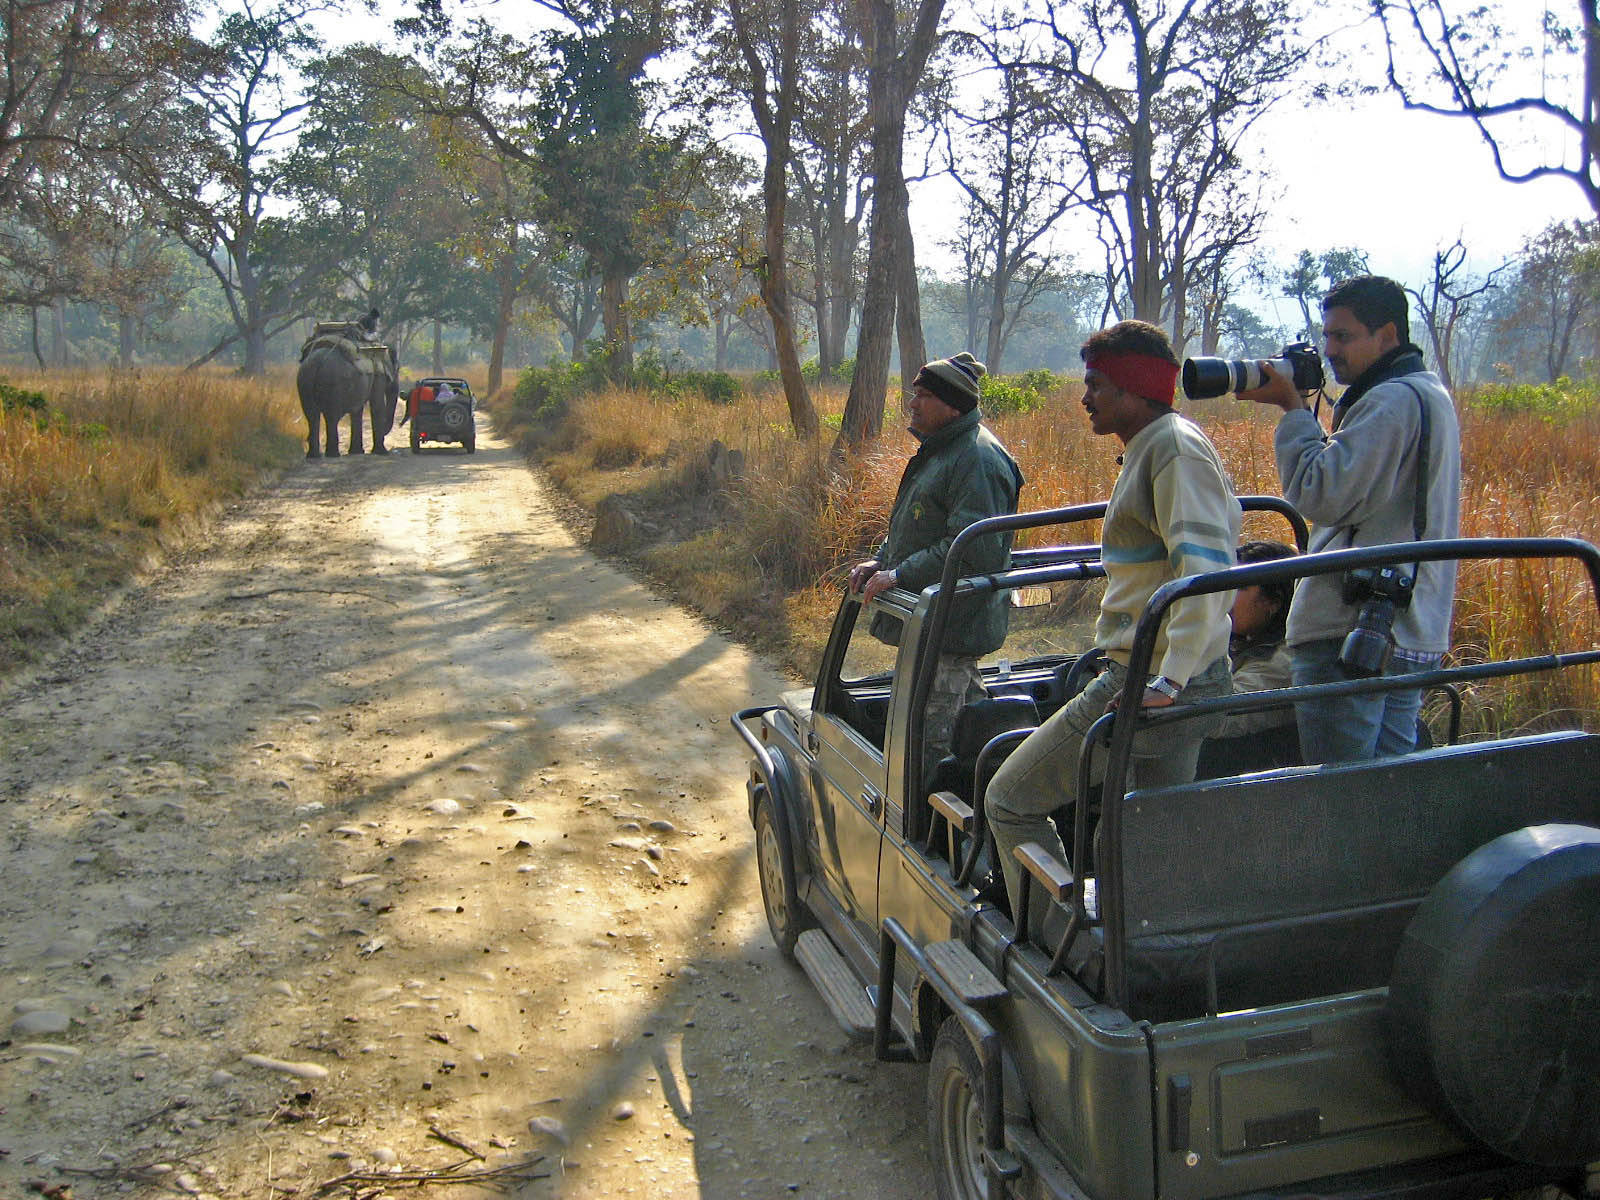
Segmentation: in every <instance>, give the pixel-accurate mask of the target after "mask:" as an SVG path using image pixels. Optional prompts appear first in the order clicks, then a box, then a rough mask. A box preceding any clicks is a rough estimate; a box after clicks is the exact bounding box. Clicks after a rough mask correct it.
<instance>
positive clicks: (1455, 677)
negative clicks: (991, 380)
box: [930, 538, 1600, 1009]
mask: <svg viewBox="0 0 1600 1200" xmlns="http://www.w3.org/2000/svg"><path fill="white" fill-rule="evenodd" d="M1498 558H1515V559H1522V558H1573V559H1577V560H1578V561H1579V562H1580V563H1582V564H1583V567H1584V568H1585V570H1587V571H1588V574H1589V585H1590V591H1591V594H1592V595H1593V596H1594V598H1595V603H1596V608H1597V610H1600V549H1597V548H1596V547H1595V546H1593V545H1591V544H1590V543H1589V542H1586V541H1583V540H1581V539H1579V538H1450V539H1445V540H1439V541H1424V542H1394V543H1391V544H1389V545H1383V546H1361V547H1354V548H1351V549H1346V550H1330V551H1324V552H1322V553H1320V554H1311V555H1303V556H1298V557H1295V558H1285V559H1276V560H1273V561H1270V562H1264V563H1251V564H1249V565H1247V566H1243V567H1230V568H1228V569H1226V570H1222V571H1213V572H1209V573H1206V574H1202V575H1188V576H1185V577H1184V578H1182V579H1175V580H1172V581H1171V582H1170V583H1165V584H1163V585H1162V586H1161V587H1159V588H1158V589H1156V592H1155V594H1154V595H1153V596H1151V597H1150V601H1149V603H1148V604H1146V605H1145V609H1144V612H1143V613H1141V614H1140V616H1139V620H1138V622H1137V624H1136V625H1135V626H1134V634H1133V645H1132V647H1131V648H1130V649H1129V652H1128V674H1127V681H1126V683H1125V684H1124V687H1123V691H1122V695H1121V697H1120V700H1119V702H1118V712H1119V713H1135V714H1138V715H1137V719H1135V720H1119V719H1113V721H1112V723H1111V728H1110V736H1109V743H1108V744H1109V750H1108V753H1107V758H1106V774H1105V780H1104V783H1103V784H1102V793H1101V796H1102V800H1101V811H1100V834H1099V837H1100V841H1101V845H1100V850H1101V861H1100V862H1097V863H1096V864H1095V866H1096V871H1097V876H1098V883H1097V885H1096V887H1097V893H1096V894H1097V898H1098V908H1099V916H1100V920H1101V922H1102V924H1103V925H1104V929H1105V998H1106V1001H1107V1003H1109V1004H1112V1005H1114V1006H1115V1007H1117V1008H1121V1009H1126V1007H1127V1001H1128V979H1127V930H1125V929H1124V928H1123V921H1122V913H1123V876H1122V807H1123V802H1124V800H1125V798H1126V787H1127V775H1128V762H1129V759H1130V758H1131V757H1132V751H1133V736H1134V733H1135V732H1136V731H1137V730H1139V729H1144V728H1150V727H1154V726H1159V725H1163V724H1168V723H1171V722H1176V721H1181V720H1188V719H1191V718H1194V717H1199V716H1204V715H1206V714H1207V713H1214V712H1219V711H1227V712H1254V711H1258V710H1260V709H1264V708H1275V707H1278V706H1280V705H1283V704H1290V703H1294V702H1295V701H1299V700H1313V699H1318V698H1321V697H1325V696H1357V695H1366V694H1368V693H1376V692H1386V691H1395V690H1397V689H1399V688H1413V687H1420V688H1430V687H1435V686H1444V685H1448V684H1451V683H1456V682H1467V681H1472V680H1478V679H1496V678H1503V677H1505V676H1510V675H1520V674H1527V673H1532V672H1536V671H1553V670H1559V669H1562V668H1565V667H1575V666H1583V665H1586V664H1590V663H1600V650H1580V651H1575V652H1572V653H1566V654H1542V655H1535V656H1533V657H1529V658H1518V659H1508V660H1506V661H1504V662H1491V663H1474V664H1470V665H1467V666H1459V667H1440V668H1435V669H1434V670H1431V671H1416V672H1412V673H1410V674H1407V675H1404V676H1394V675H1391V676H1380V677H1377V678H1372V679H1349V680H1344V681H1340V682H1334V683H1318V684H1308V685H1302V686H1299V687H1289V688H1278V689H1274V690H1272V691H1267V692H1260V693H1257V694H1255V695H1253V696H1251V697H1250V698H1248V699H1234V698H1233V697H1230V696H1224V697H1219V698H1217V699H1215V700H1197V701H1195V702H1193V703H1191V704H1182V705H1176V706H1173V707H1171V708H1163V709H1155V710H1149V711H1143V710H1141V708H1140V704H1141V702H1142V700H1143V694H1144V682H1145V679H1146V678H1147V677H1148V676H1149V673H1150V665H1151V659H1152V658H1153V657H1154V654H1155V643H1156V634H1157V631H1158V630H1159V629H1160V627H1161V622H1162V621H1163V619H1164V618H1165V617H1166V614H1167V610H1168V609H1169V608H1171V607H1172V605H1173V604H1174V603H1176V602H1177V601H1179V600H1182V599H1185V598H1186V597H1189V596H1203V595H1209V594H1211V593H1214V592H1227V591H1234V590H1237V589H1239V588H1242V587H1249V586H1251V585H1252V584H1265V583H1280V582H1284V581H1287V580H1293V579H1300V578H1306V577H1310V576H1316V575H1332V574H1336V573H1338V572H1341V571H1348V570H1351V569H1353V568H1357V567H1377V566H1384V565H1389V564H1394V563H1412V562H1417V563H1421V562H1444V561H1451V560H1455V561H1479V560H1485V559H1498ZM930 682H931V677H930ZM1108 715H1111V714H1108ZM1099 729H1100V726H1099V723H1098V722H1097V723H1096V725H1095V726H1094V727H1092V728H1091V730H1090V733H1091V734H1094V733H1096V732H1097V731H1098V730H1099ZM1090 744H1091V738H1089V737H1086V738H1085V739H1084V755H1083V760H1082V761H1083V763H1084V764H1086V763H1087V761H1088V755H1089V747H1090ZM1076 807H1077V808H1078V809H1079V810H1080V813H1079V814H1075V817H1077V818H1078V819H1077V821H1076V823H1077V825H1078V828H1079V830H1080V831H1081V830H1082V829H1083V827H1084V822H1083V819H1082V817H1081V812H1082V810H1083V808H1084V807H1085V806H1084V805H1083V804H1081V803H1080V804H1079V805H1077V806H1076ZM1075 840H1076V839H1075ZM1074 849H1075V850H1077V847H1075V848H1074ZM1080 856H1081V854H1080ZM1075 865H1077V866H1081V864H1075ZM1075 873H1076V874H1079V875H1082V874H1083V872H1082V871H1081V870H1079V871H1077V872H1075ZM1080 894H1081V884H1080V885H1079V887H1078V888H1076V889H1075V890H1074V901H1075V904H1074V908H1075V909H1076V907H1077V905H1078V904H1079V903H1081V901H1080V900H1079V895H1080ZM1074 915H1075V916H1076V915H1077V913H1076V912H1075V913H1074Z"/></svg>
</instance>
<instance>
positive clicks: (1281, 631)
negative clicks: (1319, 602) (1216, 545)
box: [1234, 541, 1299, 644]
mask: <svg viewBox="0 0 1600 1200" xmlns="http://www.w3.org/2000/svg"><path fill="white" fill-rule="evenodd" d="M1298 553H1299V551H1298V550H1296V549H1295V548H1294V547H1293V546H1286V545H1284V544H1283V543H1282V542H1272V541H1259V542H1246V543H1244V545H1242V546H1240V547H1239V549H1238V552H1237V553H1236V554H1235V555H1234V559H1235V561H1237V562H1238V564H1239V565H1240V566H1241V567H1242V566H1245V565H1246V564H1248V563H1261V562H1275V561H1276V560H1278V559H1280V558H1293V557H1294V556H1295V555H1296V554H1298ZM1256 586H1257V587H1259V588H1260V589H1261V590H1262V591H1263V592H1265V593H1266V595H1267V599H1269V600H1271V601H1272V602H1273V603H1274V604H1276V605H1277V606H1278V607H1277V609H1276V611H1274V612H1273V614H1272V617H1271V619H1270V620H1268V621H1267V624H1266V626H1265V627H1264V628H1263V629H1261V630H1260V631H1259V632H1257V633H1256V634H1255V635H1254V636H1253V637H1252V638H1251V639H1250V640H1251V644H1256V643H1276V642H1281V641H1283V639H1284V637H1285V632H1286V631H1285V626H1286V624H1287V622H1288V620H1289V601H1290V600H1292V599H1294V580H1292V579H1283V580H1279V581H1278V582H1277V583H1258V584H1256Z"/></svg>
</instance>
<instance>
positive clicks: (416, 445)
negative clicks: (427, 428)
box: [411, 420, 422, 454]
mask: <svg viewBox="0 0 1600 1200" xmlns="http://www.w3.org/2000/svg"><path fill="white" fill-rule="evenodd" d="M411 453H413V454H421V453H422V434H421V433H420V432H419V431H418V429H417V423H416V421H415V420H413V421H412V422H411Z"/></svg>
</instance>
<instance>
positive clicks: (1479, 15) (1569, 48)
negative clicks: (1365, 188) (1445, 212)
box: [1369, 0, 1600, 216]
mask: <svg viewBox="0 0 1600 1200" xmlns="http://www.w3.org/2000/svg"><path fill="white" fill-rule="evenodd" d="M1369 3H1370V4H1371V6H1372V11H1373V13H1374V14H1375V15H1376V16H1377V18H1378V20H1379V22H1380V23H1381V25H1382V27H1383V36H1384V45H1385V48H1386V49H1387V51H1388V80H1389V86H1390V87H1391V88H1393V89H1394V91H1395V92H1396V93H1397V94H1398V95H1399V97H1400V99H1401V101H1402V102H1403V103H1404V104H1405V106H1406V107H1407V108H1410V109H1415V110H1417V111H1420V112H1428V113H1436V114H1439V115H1441V116H1447V117H1457V118H1461V119H1464V120H1468V121H1471V122H1472V123H1473V125H1475V126H1476V127H1477V130H1478V132H1479V134H1480V135H1481V136H1482V137H1483V140H1484V142H1485V143H1486V144H1487V145H1488V147H1489V152H1490V154H1491V155H1492V156H1493V158H1494V165H1495V170H1497V171H1498V172H1499V173H1500V175H1501V177H1502V178H1504V179H1507V180H1510V181H1511V182H1513V183H1523V182H1526V181H1528V180H1531V179H1540V178H1544V177H1547V176H1548V177H1555V178H1560V179H1568V180H1570V181H1572V182H1573V183H1574V184H1576V185H1577V186H1578V187H1579V188H1580V189H1581V190H1582V192H1583V195H1584V198H1585V199H1586V200H1587V201H1588V202H1589V207H1590V209H1591V210H1592V211H1593V212H1594V213H1595V215H1597V216H1600V16H1597V11H1596V10H1597V3H1600V0H1575V2H1572V3H1570V4H1564V5H1560V6H1559V7H1560V8H1562V9H1564V10H1565V13H1566V15H1561V14H1560V13H1558V12H1556V11H1552V6H1551V5H1548V4H1542V5H1539V6H1538V7H1537V8H1536V7H1535V6H1534V5H1531V4H1529V5H1515V4H1512V5H1503V6H1500V7H1491V6H1488V5H1484V4H1481V3H1478V2H1477V0H1470V2H1468V0H1369ZM1534 37H1537V39H1538V43H1539V47H1540V48H1539V63H1538V69H1537V71H1533V70H1529V69H1527V66H1526V64H1525V60H1526V59H1527V58H1529V57H1531V55H1530V51H1529V49H1528V47H1529V46H1530V45H1531V44H1532V42H1533V40H1534ZM1418 51H1420V54H1418ZM1419 62H1420V65H1413V64H1418V63H1419ZM1530 133H1537V134H1539V135H1541V136H1539V137H1537V138H1534V137H1530V136H1528V135H1529V134H1530ZM1552 134H1553V135H1555V137H1554V138H1553V139H1552V138H1551V136H1550V135H1552ZM1552 140H1554V141H1557V142H1558V143H1559V144H1560V145H1561V147H1562V149H1561V150H1560V151H1558V152H1556V153H1555V155H1554V156H1553V161H1545V162H1537V161H1536V162H1532V163H1530V162H1529V161H1528V160H1527V158H1526V154H1527V149H1526V147H1527V146H1528V145H1530V144H1531V145H1533V146H1535V147H1540V146H1542V145H1548V144H1549V143H1550V142H1551V141H1552ZM1534 153H1535V154H1536V155H1537V154H1539V153H1540V150H1538V149H1535V151H1534Z"/></svg>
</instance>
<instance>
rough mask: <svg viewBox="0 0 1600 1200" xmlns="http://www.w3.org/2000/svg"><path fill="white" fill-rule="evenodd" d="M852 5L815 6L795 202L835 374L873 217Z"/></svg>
mask: <svg viewBox="0 0 1600 1200" xmlns="http://www.w3.org/2000/svg"><path fill="white" fill-rule="evenodd" d="M853 7H854V6H853V4H852V3H851V2H850V0H826V2H823V3H818V4H816V6H815V11H814V13H813V16H812V19H811V24H810V27H809V29H808V31H807V34H806V38H805V45H803V46H802V47H801V49H802V51H803V52H804V53H805V56H806V57H805V64H806V66H805V70H804V72H803V74H802V77H801V81H800V90H801V103H800V110H799V113H798V115H797V118H796V123H795V147H794V149H795V154H794V159H793V162H792V166H793V168H794V181H795V189H794V195H793V200H794V203H795V207H796V209H797V210H798V213H799V217H800V220H799V222H798V223H800V224H803V226H804V228H805V231H806V240H807V241H808V242H809V248H810V258H811V286H810V289H809V292H808V293H807V294H806V303H807V304H809V305H810V306H811V308H812V311H813V313H814V321H813V326H814V328H815V331H816V338H817V366H818V367H819V368H820V370H821V373H822V374H823V375H824V376H830V375H832V374H834V373H835V372H836V371H837V370H838V368H839V365H840V363H841V362H842V361H843V359H844V356H845V338H846V336H847V334H848V333H849V329H850V321H851V318H852V316H853V315H854V313H855V307H856V302H857V300H858V299H859V296H860V262H859V251H860V247H861V226H862V222H863V220H864V218H865V216H866V211H867V200H868V194H869V188H868V184H867V180H868V174H867V162H866V152H867V131H868V122H867V103H866V60H865V57H864V55H863V49H862V45H861V39H860V37H858V36H857V27H856V24H855V22H854V19H853Z"/></svg>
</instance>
